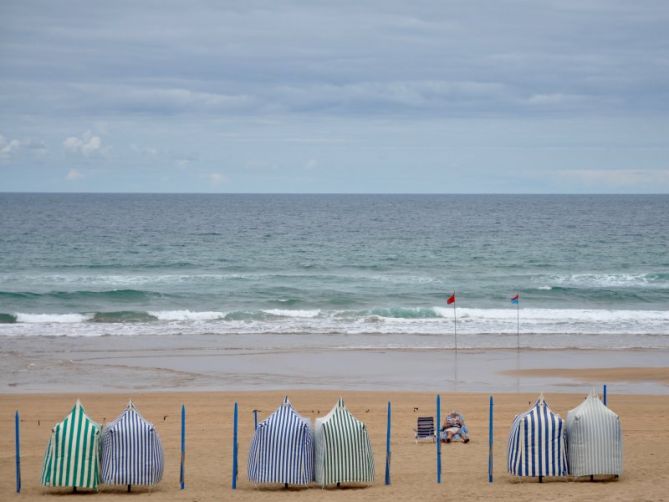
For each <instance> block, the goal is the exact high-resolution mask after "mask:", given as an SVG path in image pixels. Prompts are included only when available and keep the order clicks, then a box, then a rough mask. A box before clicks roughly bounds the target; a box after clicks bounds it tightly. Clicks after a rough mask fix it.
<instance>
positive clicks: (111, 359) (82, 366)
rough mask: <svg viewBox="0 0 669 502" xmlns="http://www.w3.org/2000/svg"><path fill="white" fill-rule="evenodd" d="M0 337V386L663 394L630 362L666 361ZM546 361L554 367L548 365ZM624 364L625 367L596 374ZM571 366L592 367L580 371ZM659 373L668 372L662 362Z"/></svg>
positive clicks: (628, 355)
mask: <svg viewBox="0 0 669 502" xmlns="http://www.w3.org/2000/svg"><path fill="white" fill-rule="evenodd" d="M110 345H112V344H111V343H110V339H109V338H77V339H73V338H57V339H38V338H12V339H7V338H0V366H1V367H2V368H4V369H5V371H3V372H2V373H1V374H0V392H2V393H9V394H22V393H33V394H34V393H39V392H52V391H56V392H86V391H96V392H112V393H113V392H126V391H156V390H161V391H163V390H165V391H189V390H205V391H235V390H246V391H256V390H269V389H281V388H295V389H332V388H335V389H343V390H370V391H431V392H433V391H434V392H436V391H440V392H513V393H518V392H537V393H538V392H541V391H545V392H574V391H587V390H589V389H590V388H591V387H592V386H593V384H595V385H596V386H601V385H602V384H609V385H610V386H611V385H614V387H612V388H611V390H612V391H613V392H617V393H630V394H657V395H667V394H669V382H668V381H667V379H666V378H661V379H658V378H656V377H654V376H653V375H649V374H648V372H647V370H644V371H646V373H645V376H643V375H642V376H641V377H640V376H638V375H637V376H633V377H632V376H630V375H632V373H630V371H635V368H637V369H640V370H643V369H644V368H666V367H668V366H669V364H667V361H669V350H657V349H656V350H630V351H622V350H582V349H577V350H572V349H568V350H534V349H521V350H520V351H516V350H508V349H507V350H490V349H464V350H458V351H457V352H456V351H454V350H448V349H445V350H444V349H441V350H424V349H420V350H416V349H411V348H409V349H400V348H392V349H388V348H381V347H377V348H363V349H360V348H351V349H346V350H342V349H332V348H328V347H310V346H306V347H305V346H280V345H279V346H273V347H268V348H263V347H245V346H240V345H239V344H238V343H237V342H236V341H235V340H228V339H225V338H221V337H212V336H210V337H192V336H182V337H179V336H169V337H131V338H116V339H114V343H113V348H111V347H110ZM547 368H560V371H558V372H553V373H550V374H548V373H546V372H545V371H544V372H542V371H539V372H537V371H535V370H537V369H541V370H545V369H547ZM611 368H614V369H618V368H623V369H624V368H630V369H629V370H627V374H626V375H624V374H620V372H617V373H608V374H607V373H602V371H603V370H606V369H611ZM579 370H589V371H596V372H599V373H592V374H590V375H585V376H587V378H586V377H585V376H584V375H583V374H581V373H578V371H579ZM658 371H659V372H666V369H660V370H658Z"/></svg>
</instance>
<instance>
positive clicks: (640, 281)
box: [549, 273, 669, 288]
mask: <svg viewBox="0 0 669 502" xmlns="http://www.w3.org/2000/svg"><path fill="white" fill-rule="evenodd" d="M655 277H656V275H655V274H652V273H627V274H619V273H579V274H569V275H556V276H553V277H551V278H550V280H549V282H554V283H555V284H556V285H559V286H571V287H592V288H626V287H655V288H665V287H667V286H668V285H669V282H668V281H666V280H657V279H656V278H655Z"/></svg>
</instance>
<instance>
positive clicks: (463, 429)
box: [439, 410, 469, 443]
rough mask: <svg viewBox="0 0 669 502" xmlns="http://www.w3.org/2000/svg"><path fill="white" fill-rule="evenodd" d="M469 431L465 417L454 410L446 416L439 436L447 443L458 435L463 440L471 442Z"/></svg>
mask: <svg viewBox="0 0 669 502" xmlns="http://www.w3.org/2000/svg"><path fill="white" fill-rule="evenodd" d="M468 432H469V431H468V430H467V426H466V425H465V419H464V417H463V416H462V415H461V414H460V413H459V412H457V411H455V410H453V411H451V412H450V413H449V414H448V415H447V416H446V421H445V422H444V425H443V426H442V427H441V433H440V434H439V436H440V438H441V440H442V441H445V442H446V443H450V442H451V441H452V440H453V439H454V438H455V437H456V436H458V437H460V438H461V439H462V441H463V442H465V443H469V434H468Z"/></svg>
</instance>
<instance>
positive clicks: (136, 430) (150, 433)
mask: <svg viewBox="0 0 669 502" xmlns="http://www.w3.org/2000/svg"><path fill="white" fill-rule="evenodd" d="M101 443H102V451H101V455H100V457H101V468H102V482H103V483H107V484H114V485H155V484H156V483H158V482H159V481H160V480H161V479H162V477H163V464H164V455H163V446H162V443H161V442H160V437H159V436H158V431H156V429H155V427H154V426H153V424H151V423H150V422H147V421H146V420H145V419H144V417H142V415H141V414H140V413H139V411H138V410H137V408H135V406H134V405H133V403H132V402H130V403H129V404H128V407H127V408H126V409H125V410H124V411H123V413H121V415H119V416H118V417H117V418H116V419H115V420H113V421H112V422H110V423H109V424H108V425H107V426H106V427H104V428H103V430H102V435H101Z"/></svg>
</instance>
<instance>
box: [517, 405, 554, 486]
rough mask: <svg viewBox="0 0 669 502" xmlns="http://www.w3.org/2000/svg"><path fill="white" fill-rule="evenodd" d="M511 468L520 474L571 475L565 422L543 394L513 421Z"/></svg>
mask: <svg viewBox="0 0 669 502" xmlns="http://www.w3.org/2000/svg"><path fill="white" fill-rule="evenodd" d="M507 469H508V471H509V472H510V473H511V474H514V475H516V476H519V477H538V478H539V481H542V480H543V478H544V476H566V475H567V449H566V442H565V423H564V420H563V419H562V418H561V417H560V415H558V414H557V413H553V412H552V411H551V409H550V407H549V406H548V403H546V401H544V396H543V394H542V395H541V396H539V399H537V401H536V402H535V403H534V406H533V407H532V408H530V409H529V410H528V411H526V412H525V413H522V414H520V415H518V416H516V418H515V419H514V421H513V426H512V427H511V432H510V433H509V442H508V448H507Z"/></svg>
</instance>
